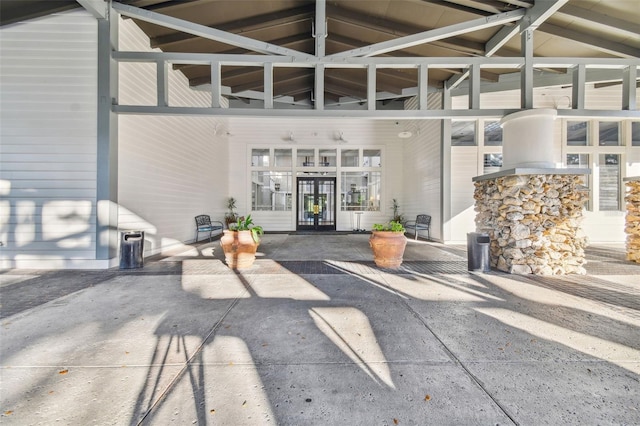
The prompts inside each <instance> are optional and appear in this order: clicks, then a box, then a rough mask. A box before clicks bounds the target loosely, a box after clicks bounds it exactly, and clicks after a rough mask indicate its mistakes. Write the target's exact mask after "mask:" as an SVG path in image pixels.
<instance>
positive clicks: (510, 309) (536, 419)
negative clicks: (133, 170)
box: [0, 234, 640, 425]
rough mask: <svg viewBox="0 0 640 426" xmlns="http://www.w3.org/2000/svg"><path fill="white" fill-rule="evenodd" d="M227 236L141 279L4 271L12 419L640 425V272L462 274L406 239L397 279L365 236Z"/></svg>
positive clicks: (447, 249)
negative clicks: (229, 257)
mask: <svg viewBox="0 0 640 426" xmlns="http://www.w3.org/2000/svg"><path fill="white" fill-rule="evenodd" d="M222 257H223V256H222V253H221V249H220V248H219V243H218V242H217V241H214V242H212V243H206V244H200V245H197V246H186V247H184V250H181V251H179V252H175V253H171V254H166V255H163V256H155V257H154V258H150V259H147V260H146V262H145V266H144V268H142V269H136V270H117V269H113V270H107V271H25V270H10V271H3V272H2V273H1V274H0V283H1V286H0V290H1V292H0V296H1V297H2V299H1V301H2V311H1V317H2V319H1V325H2V327H1V333H2V335H1V339H2V340H1V352H0V354H1V369H0V374H1V379H2V384H1V386H2V389H1V396H0V404H1V410H2V417H0V419H1V422H2V424H6V425H38V424H42V425H50V424H67V425H89V424H98V425H135V424H149V425H166V424H178V425H191V424H200V425H269V424H273V425H276V424H279V425H336V424H344V425H495V424H501V425H508V424H520V425H541V424H549V425H559V424H562V425H567V424H575V425H592V424H593V425H596V424H598V425H608V424H615V425H622V424H626V425H631V424H640V411H639V410H640V404H639V401H640V278H639V277H640V265H636V264H631V263H629V262H626V261H625V260H624V254H623V251H622V250H621V247H620V246H616V247H606V246H595V247H591V248H590V249H589V251H588V259H589V264H588V265H587V269H588V271H589V275H587V276H568V277H529V276H526V277H524V276H511V275H507V274H504V273H501V272H497V271H493V272H490V273H486V274H481V273H469V272H467V270H466V253H465V251H464V247H457V246H444V245H440V244H436V243H431V242H425V241H417V242H416V241H413V240H411V239H410V240H409V242H408V246H407V251H406V253H405V262H404V264H403V266H402V268H401V269H399V270H396V271H391V270H383V269H379V268H377V267H376V266H375V265H374V263H373V261H372V255H371V252H370V250H369V247H368V235H363V234H354V235H324V236H322V235H313V236H309V235H286V234H268V235H265V236H264V238H263V242H262V244H261V247H260V257H259V259H258V260H257V261H256V264H255V265H254V266H253V267H252V268H250V269H247V270H242V271H233V270H230V269H229V268H227V267H226V265H224V263H223V262H222V260H221V259H222Z"/></svg>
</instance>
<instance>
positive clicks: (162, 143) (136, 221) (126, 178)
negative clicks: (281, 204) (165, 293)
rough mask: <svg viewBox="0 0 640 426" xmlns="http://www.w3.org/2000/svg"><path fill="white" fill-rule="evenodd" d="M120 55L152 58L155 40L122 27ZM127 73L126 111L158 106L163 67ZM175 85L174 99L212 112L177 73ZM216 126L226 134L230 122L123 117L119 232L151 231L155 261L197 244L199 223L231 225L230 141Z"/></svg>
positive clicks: (204, 96) (149, 246) (123, 72)
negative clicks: (206, 218) (200, 218)
mask: <svg viewBox="0 0 640 426" xmlns="http://www.w3.org/2000/svg"><path fill="white" fill-rule="evenodd" d="M120 49H121V50H136V51H151V49H150V47H149V39H148V38H147V37H146V35H145V34H144V33H143V32H142V31H141V30H140V28H138V27H137V26H136V25H135V23H134V21H132V20H121V21H120ZM119 71H120V80H119V81H120V85H119V92H120V103H122V104H148V105H153V104H155V102H156V92H155V90H156V68H155V65H153V66H146V67H145V66H140V64H120V68H119ZM169 82H170V86H171V89H170V90H171V93H170V98H171V99H173V100H176V99H179V100H181V102H187V103H189V104H190V105H210V104H211V96H210V94H208V93H203V92H198V91H194V90H191V89H190V88H189V87H188V81H187V79H186V78H185V77H184V75H182V74H181V73H179V72H177V71H173V70H170V72H169ZM170 103H171V102H170ZM216 126H218V128H222V127H223V126H224V122H222V121H220V120H219V119H216V118H213V117H161V116H131V115H123V116H120V117H119V131H118V138H119V148H118V169H119V170H118V203H119V206H120V208H119V214H118V223H119V228H120V229H121V230H127V229H136V230H142V231H145V253H146V254H147V255H149V254H154V253H158V252H161V251H163V250H165V249H169V248H170V247H173V246H175V245H179V244H182V243H184V242H191V241H193V240H194V238H195V221H194V217H195V216H196V215H199V214H209V215H210V216H211V218H212V220H222V219H223V217H224V211H225V207H226V198H227V196H228V165H227V164H228V160H227V157H228V154H227V143H226V134H225V135H216V134H215V133H216ZM220 133H223V132H220ZM200 237H201V238H204V235H203V234H201V235H200Z"/></svg>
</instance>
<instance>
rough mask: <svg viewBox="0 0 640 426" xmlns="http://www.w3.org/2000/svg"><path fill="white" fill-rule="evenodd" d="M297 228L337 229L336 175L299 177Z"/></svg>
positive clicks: (306, 229) (302, 229) (313, 229)
mask: <svg viewBox="0 0 640 426" xmlns="http://www.w3.org/2000/svg"><path fill="white" fill-rule="evenodd" d="M296 229H297V230H299V231H335V229H336V178H335V177H299V178H298V206H297V221H296Z"/></svg>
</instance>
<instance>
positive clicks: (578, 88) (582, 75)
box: [571, 64, 587, 109]
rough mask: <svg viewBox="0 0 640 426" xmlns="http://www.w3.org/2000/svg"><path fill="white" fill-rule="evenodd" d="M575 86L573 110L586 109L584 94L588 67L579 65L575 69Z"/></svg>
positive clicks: (572, 97) (572, 94)
mask: <svg viewBox="0 0 640 426" xmlns="http://www.w3.org/2000/svg"><path fill="white" fill-rule="evenodd" d="M572 72H573V76H572V77H573V86H572V88H571V108H573V109H584V92H585V84H586V82H587V81H586V80H587V73H586V67H585V66H584V64H579V65H576V66H575V67H573V71H572Z"/></svg>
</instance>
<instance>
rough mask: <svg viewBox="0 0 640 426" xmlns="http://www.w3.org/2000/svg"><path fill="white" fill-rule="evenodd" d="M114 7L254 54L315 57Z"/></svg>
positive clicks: (146, 13) (116, 4)
mask: <svg viewBox="0 0 640 426" xmlns="http://www.w3.org/2000/svg"><path fill="white" fill-rule="evenodd" d="M112 7H113V8H114V9H115V10H116V11H117V12H118V13H120V14H122V15H125V16H129V17H130V18H135V19H138V20H141V21H145V22H149V23H151V24H156V25H160V26H162V27H166V28H171V29H174V30H178V31H184V32H186V33H188V34H193V35H196V36H199V37H203V38H206V39H208V40H214V41H218V42H221V43H226V44H230V45H232V46H238V47H242V48H244V49H247V50H251V51H254V52H260V53H266V54H275V55H288V56H291V57H296V58H300V59H310V58H313V56H311V55H309V54H307V53H302V52H298V51H296V50H292V49H288V48H286V47H280V46H276V45H273V44H269V43H265V42H261V41H258V40H254V39H251V38H248V37H244V36H240V35H237V34H232V33H228V32H226V31H220V30H217V29H214V28H209V27H206V26H204V25H200V24H195V23H193V22H189V21H185V20H183V19H178V18H173V17H171V16H166V15H161V14H159V13H156V12H150V11H148V10H144V9H140V8H137V7H132V6H127V5H124V4H122V3H117V2H114V3H113V4H112Z"/></svg>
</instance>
